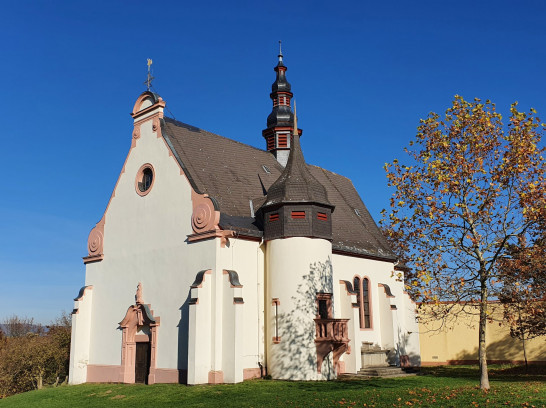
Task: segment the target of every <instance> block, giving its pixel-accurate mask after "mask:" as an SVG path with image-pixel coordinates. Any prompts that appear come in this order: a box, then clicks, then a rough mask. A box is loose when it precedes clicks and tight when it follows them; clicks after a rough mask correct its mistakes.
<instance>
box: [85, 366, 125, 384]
mask: <svg viewBox="0 0 546 408" xmlns="http://www.w3.org/2000/svg"><path fill="white" fill-rule="evenodd" d="M120 368H121V366H119V365H101V364H88V365H87V382H88V383H117V382H120V378H119V371H120Z"/></svg>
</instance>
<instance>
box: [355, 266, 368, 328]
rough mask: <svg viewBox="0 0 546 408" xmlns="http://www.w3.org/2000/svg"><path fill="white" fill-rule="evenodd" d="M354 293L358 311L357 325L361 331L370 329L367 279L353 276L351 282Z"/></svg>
mask: <svg viewBox="0 0 546 408" xmlns="http://www.w3.org/2000/svg"><path fill="white" fill-rule="evenodd" d="M353 286H354V291H355V292H356V303H357V305H358V310H359V314H358V316H359V323H360V328H361V329H371V327H372V318H371V306H370V300H371V298H370V281H369V279H368V278H362V279H360V277H358V276H355V278H354V280H353Z"/></svg>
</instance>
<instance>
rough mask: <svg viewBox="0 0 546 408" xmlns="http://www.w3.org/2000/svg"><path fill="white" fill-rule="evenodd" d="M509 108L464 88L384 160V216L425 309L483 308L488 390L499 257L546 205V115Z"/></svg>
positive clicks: (438, 314) (451, 314)
mask: <svg viewBox="0 0 546 408" xmlns="http://www.w3.org/2000/svg"><path fill="white" fill-rule="evenodd" d="M510 112H511V113H510V117H509V122H508V125H507V126H505V125H504V124H503V123H502V117H501V115H500V114H499V113H498V112H497V111H496V109H495V105H494V104H493V103H491V102H490V101H486V102H485V103H482V102H481V101H480V100H479V99H475V100H474V101H473V102H468V101H465V100H464V99H463V98H462V97H460V96H456V97H455V99H454V101H453V103H452V106H451V107H450V108H449V109H447V111H446V113H445V115H444V116H440V115H438V114H436V113H430V114H429V116H428V117H427V118H426V119H423V120H421V122H420V125H419V127H418V133H417V137H416V139H415V140H414V141H412V142H410V146H409V147H408V148H406V149H405V150H406V152H407V153H408V154H409V156H410V157H409V160H408V162H407V163H405V164H403V163H401V162H399V161H398V160H394V162H393V163H391V164H386V165H385V169H386V171H387V178H388V181H389V186H391V187H394V194H393V196H392V198H391V211H390V213H387V212H386V211H385V212H384V214H383V215H384V219H383V224H385V225H386V228H387V230H389V231H391V234H393V237H398V242H399V243H400V242H401V244H400V246H401V248H399V250H400V251H402V252H403V253H405V254H406V257H407V259H406V263H407V264H408V265H407V266H409V267H410V270H411V272H410V273H408V274H407V275H406V276H405V281H406V285H407V287H408V290H409V291H410V292H411V294H412V296H413V298H414V300H416V301H418V302H421V303H422V304H423V305H425V306H426V307H425V308H424V309H425V310H428V311H429V312H428V314H427V315H426V316H423V318H425V319H426V318H430V319H434V320H436V321H443V322H446V323H447V322H449V320H450V319H456V318H457V313H465V312H468V313H472V311H474V310H479V338H478V343H479V344H478V353H479V364H480V386H481V388H482V389H484V390H487V389H489V378H488V371H487V354H486V322H487V320H488V317H489V315H488V301H489V300H491V299H496V298H497V297H498V294H499V293H500V290H501V289H502V287H503V274H502V273H500V272H499V262H500V260H501V259H505V257H506V256H507V255H508V253H507V249H508V247H509V245H510V244H512V243H515V242H517V239H518V237H521V236H524V235H525V234H526V233H527V231H531V230H532V229H533V228H534V227H535V226H536V225H537V223H538V222H539V221H540V219H541V217H543V216H544V208H545V206H546V197H545V194H546V193H545V192H546V181H545V167H546V166H545V160H544V152H545V149H544V147H543V146H541V136H542V132H543V126H544V125H543V124H541V122H540V120H539V119H538V118H537V117H536V112H535V111H534V110H533V109H531V111H530V112H529V113H523V112H519V111H518V110H517V103H514V104H513V105H512V106H511V109H510ZM400 237H403V238H402V239H400ZM454 305H457V310H459V312H457V313H456V312H455V308H454ZM476 306H478V307H477V309H476ZM420 317H421V316H420Z"/></svg>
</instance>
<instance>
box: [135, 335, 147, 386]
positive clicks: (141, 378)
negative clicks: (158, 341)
mask: <svg viewBox="0 0 546 408" xmlns="http://www.w3.org/2000/svg"><path fill="white" fill-rule="evenodd" d="M149 373H150V343H148V342H146V343H137V344H136V359H135V383H140V384H148V374H149Z"/></svg>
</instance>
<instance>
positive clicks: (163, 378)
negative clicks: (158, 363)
mask: <svg viewBox="0 0 546 408" xmlns="http://www.w3.org/2000/svg"><path fill="white" fill-rule="evenodd" d="M185 374H186V373H185V370H178V369H176V368H156V369H155V383H156V384H158V383H162V384H173V383H174V384H178V383H183V382H185V379H184V377H185Z"/></svg>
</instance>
